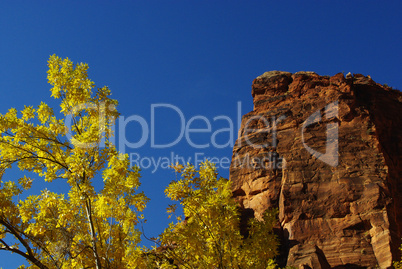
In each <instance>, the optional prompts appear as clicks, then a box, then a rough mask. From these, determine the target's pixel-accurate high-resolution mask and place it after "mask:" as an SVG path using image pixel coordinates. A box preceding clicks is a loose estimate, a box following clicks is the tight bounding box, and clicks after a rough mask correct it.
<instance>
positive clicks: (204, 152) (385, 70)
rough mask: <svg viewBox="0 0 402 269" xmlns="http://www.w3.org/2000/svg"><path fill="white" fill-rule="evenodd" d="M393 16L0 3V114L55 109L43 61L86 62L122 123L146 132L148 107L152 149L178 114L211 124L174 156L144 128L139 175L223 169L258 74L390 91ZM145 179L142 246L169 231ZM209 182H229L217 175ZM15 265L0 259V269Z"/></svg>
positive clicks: (314, 9) (152, 183)
mask: <svg viewBox="0 0 402 269" xmlns="http://www.w3.org/2000/svg"><path fill="white" fill-rule="evenodd" d="M401 13H402V2H401V1H381V2H380V1H367V0H366V1H233V0H232V1H119V2H117V3H112V2H111V1H97V2H95V1H69V2H68V3H67V1H65V2H62V1H35V2H34V1H7V2H6V1H2V2H1V3H0V40H1V42H0V63H1V64H0V90H1V94H2V98H1V99H0V113H4V112H5V111H6V110H7V109H8V108H10V107H15V108H17V109H21V108H22V107H23V105H33V106H36V105H39V104H40V102H41V101H45V102H47V103H50V104H51V105H52V106H54V107H56V106H57V105H58V102H57V101H55V100H53V99H51V98H50V92H49V89H50V86H49V85H48V84H47V80H46V71H47V66H46V62H47V59H48V58H49V56H50V55H52V54H57V55H58V56H60V57H63V58H64V57H69V58H70V59H71V60H72V61H74V62H86V63H88V64H89V66H90V70H89V75H90V78H91V79H92V80H93V81H95V83H96V85H97V86H99V87H101V86H103V85H107V86H109V87H110V89H111V90H112V92H113V97H114V98H115V99H117V100H118V101H119V107H118V110H119V112H120V113H121V114H122V115H123V116H124V117H125V118H127V117H129V116H132V115H137V118H139V117H141V118H143V119H144V120H145V122H147V124H148V125H149V126H151V114H152V113H151V112H152V109H151V108H152V105H157V104H159V107H157V108H155V110H154V112H155V113H154V116H155V117H154V118H155V121H154V125H153V132H154V134H155V142H156V144H165V145H166V144H168V143H170V142H172V141H174V140H175V139H176V138H178V137H179V135H180V133H181V131H182V130H181V127H182V125H181V122H180V119H181V118H180V115H183V116H184V120H185V123H186V124H187V123H188V122H189V121H190V120H191V119H192V118H194V117H196V116H198V117H196V118H194V120H193V121H192V122H191V124H190V125H191V127H193V128H203V129H205V128H207V127H208V126H207V122H209V123H211V128H210V131H208V132H205V133H200V134H194V133H189V137H190V140H191V142H192V143H193V144H197V145H207V144H209V146H208V147H205V148H196V147H194V146H193V145H191V143H190V142H189V140H188V139H186V137H185V135H184V136H183V137H182V138H181V139H178V140H179V142H178V143H177V144H175V145H174V146H171V147H167V148H164V149H161V148H154V147H152V144H151V138H150V134H151V132H152V130H151V129H149V131H150V132H149V136H146V137H144V139H146V143H145V144H144V145H143V146H141V147H139V148H136V149H131V148H126V149H125V151H126V153H129V154H137V155H133V156H135V157H136V158H137V157H138V156H139V157H138V158H139V160H144V161H143V164H144V165H145V166H146V165H147V164H148V162H147V160H152V158H153V159H154V160H155V161H157V160H158V159H160V160H162V159H161V158H163V157H167V158H170V156H171V155H172V154H173V155H174V156H180V157H183V158H185V159H188V158H191V161H192V162H194V160H195V157H196V155H197V154H198V155H197V156H199V158H202V157H216V158H217V159H218V160H225V158H226V159H227V158H229V159H230V158H231V155H232V145H233V142H234V139H236V137H237V131H238V126H237V122H238V114H239V113H241V114H245V113H247V112H249V111H251V110H252V97H251V83H252V80H253V79H254V78H255V77H257V76H258V75H260V74H262V73H264V72H265V71H270V70H282V71H289V72H297V71H315V72H316V73H318V74H320V75H334V74H336V73H339V72H345V73H347V72H352V73H362V74H364V75H371V77H372V78H373V79H374V80H375V81H376V82H379V83H387V84H388V85H389V86H392V87H394V88H398V89H401V88H402V74H401V71H402V70H401V62H402V55H401V43H402V36H401V29H402V19H401V15H402V14H401ZM168 105H169V106H168ZM173 108H176V109H173ZM239 108H240V109H239ZM178 111H179V112H180V113H179V112H178ZM217 116H225V117H227V118H230V119H231V120H232V122H233V127H231V126H229V124H228V122H227V121H225V120H223V119H221V120H214V118H215V117H217ZM201 117H202V118H201ZM205 119H206V120H205ZM149 128H151V127H149ZM221 128H229V129H230V131H227V132H222V133H220V134H217V135H216V136H215V138H216V140H217V142H218V144H220V145H224V144H228V145H227V146H225V147H222V148H218V147H216V146H213V145H212V141H211V137H212V134H213V133H214V132H216V131H218V130H221ZM142 130H143V129H141V125H140V124H139V123H138V122H130V123H127V125H126V129H125V136H126V138H127V139H128V140H129V141H131V142H133V143H134V142H137V141H140V139H141V138H142ZM231 134H233V136H234V138H233V139H231ZM223 166H224V165H223ZM154 168H155V167H150V168H148V169H143V172H142V184H143V186H142V190H144V191H145V192H146V194H147V195H148V197H150V198H151V202H150V203H149V205H148V208H147V210H146V212H145V215H146V218H147V219H148V222H147V224H146V225H145V226H144V228H145V232H146V234H147V235H148V236H149V237H151V236H156V235H158V234H159V233H160V232H162V230H163V228H164V227H166V225H167V223H168V220H167V217H166V214H165V213H164V212H165V208H166V206H167V203H168V200H166V198H165V197H164V194H163V190H164V188H165V187H166V186H167V184H168V183H169V182H170V180H172V179H174V174H173V172H172V171H171V170H167V169H161V168H160V167H159V168H158V169H156V172H154V173H152V171H153V170H154ZM219 172H220V174H221V175H222V176H223V177H228V176H229V169H228V168H225V167H222V168H220V169H219ZM56 189H57V186H56ZM59 189H62V187H59ZM56 191H57V190H56ZM144 243H146V242H144ZM6 258H7V259H6ZM17 261H18V259H17V257H16V255H11V256H10V255H8V254H6V253H0V267H1V266H2V267H3V268H4V269H6V268H15V266H16V264H17Z"/></svg>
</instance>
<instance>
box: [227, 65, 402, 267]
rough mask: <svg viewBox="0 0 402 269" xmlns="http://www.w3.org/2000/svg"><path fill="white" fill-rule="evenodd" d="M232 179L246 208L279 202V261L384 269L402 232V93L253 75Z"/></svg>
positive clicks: (360, 82)
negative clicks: (249, 106)
mask: <svg viewBox="0 0 402 269" xmlns="http://www.w3.org/2000/svg"><path fill="white" fill-rule="evenodd" d="M252 96H253V98H254V110H253V111H251V112H250V113H248V114H246V115H244V116H243V119H242V126H241V129H240V130H239V137H238V140H237V142H236V144H235V146H234V149H233V158H232V165H231V170H230V179H231V180H232V181H233V193H234V195H235V197H236V198H237V199H238V201H239V202H240V204H241V206H242V208H243V209H244V212H249V213H250V212H251V213H253V214H254V216H255V217H257V218H258V217H260V216H261V214H262V213H263V212H264V211H265V210H266V209H267V208H279V222H280V227H281V231H282V235H281V237H282V246H281V253H282V259H283V261H284V263H286V264H287V265H290V266H296V267H300V268H370V267H380V268H389V267H391V264H392V260H396V259H398V258H399V257H400V251H399V249H398V248H399V246H400V244H401V237H402V214H401V213H400V212H401V210H402V128H401V126H402V116H401V112H402V94H401V92H399V91H397V90H393V89H391V88H389V87H385V86H382V85H380V84H377V83H375V82H374V81H373V80H372V79H371V78H370V76H367V77H366V76H363V75H358V74H355V75H350V74H348V75H347V76H346V78H345V77H344V75H343V74H341V73H340V74H337V75H335V76H333V77H328V76H319V75H317V74H316V73H313V72H298V73H295V74H291V73H288V72H279V71H272V72H267V73H264V74H263V75H261V76H259V77H257V78H256V79H255V80H254V81H253V85H252Z"/></svg>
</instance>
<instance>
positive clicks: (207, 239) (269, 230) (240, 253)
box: [160, 161, 277, 268]
mask: <svg viewBox="0 0 402 269" xmlns="http://www.w3.org/2000/svg"><path fill="white" fill-rule="evenodd" d="M174 169H175V170H176V172H177V173H180V174H181V178H180V179H178V180H176V181H173V182H172V183H171V184H170V185H169V186H168V187H167V188H166V190H165V193H166V195H167V196H168V197H169V198H170V199H172V200H173V201H179V202H180V204H181V205H182V207H183V213H184V218H183V217H182V216H180V215H179V216H177V219H176V223H171V224H170V226H169V227H168V228H167V229H166V230H165V231H164V232H163V234H162V235H161V237H160V244H161V245H162V246H164V255H165V258H166V259H165V260H164V262H165V263H164V266H165V267H163V266H162V268H170V267H171V268H177V267H178V268H275V264H274V261H273V260H272V259H273V258H274V257H275V256H276V255H277V239H276V237H275V235H274V234H273V226H274V224H275V223H276V212H275V211H266V213H265V215H264V217H263V220H260V221H259V220H256V219H252V220H251V221H250V223H249V235H248V237H247V238H243V236H242V235H241V233H240V215H239V207H238V204H237V203H236V201H235V199H234V198H233V196H232V192H231V182H230V181H229V180H226V179H223V178H219V179H218V178H217V173H216V169H215V166H214V164H212V163H210V162H208V161H207V162H205V163H202V164H201V167H200V169H199V171H197V170H196V169H195V168H194V166H192V165H187V166H186V167H184V166H182V165H180V164H178V165H176V166H174ZM196 173H198V176H196ZM175 210H176V206H174V205H172V206H170V207H169V208H168V212H169V213H175ZM168 261H169V262H168ZM169 264H173V265H171V266H170V265H169ZM176 266H177V267H176Z"/></svg>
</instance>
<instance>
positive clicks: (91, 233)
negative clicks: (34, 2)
mask: <svg viewBox="0 0 402 269" xmlns="http://www.w3.org/2000/svg"><path fill="white" fill-rule="evenodd" d="M48 66H49V70H48V81H49V83H50V84H51V85H52V86H53V87H52V89H51V93H52V94H51V96H52V97H54V98H56V99H60V101H61V102H60V107H61V113H63V114H64V116H65V118H66V119H65V120H63V119H57V117H56V116H55V114H54V112H53V110H52V109H51V108H50V107H49V106H48V105H47V104H45V103H43V102H42V103H41V104H40V105H39V106H38V108H37V109H34V108H33V107H30V106H26V107H25V108H24V109H23V110H22V111H21V115H18V112H17V110H16V109H13V108H12V109H10V110H9V111H8V112H7V113H6V114H5V115H0V131H1V137H0V172H1V176H2V181H1V185H0V250H5V251H11V252H13V253H17V254H19V255H21V256H23V257H24V258H26V259H27V260H28V261H29V262H30V264H31V265H32V266H30V268H31V267H32V268H38V267H39V268H134V267H135V265H136V264H138V260H139V259H140V257H141V255H142V254H141V249H140V248H139V247H137V245H138V243H139V242H140V232H139V231H138V230H137V229H136V228H135V225H136V224H137V223H138V222H139V219H141V218H142V215H140V214H139V212H141V211H142V210H143V209H144V208H145V205H146V202H147V198H146V196H145V195H144V194H143V193H137V192H136V189H137V188H138V186H139V185H140V182H139V177H140V175H139V168H137V167H134V168H130V167H129V160H128V156H127V155H121V154H119V153H118V151H117V150H116V148H115V147H114V145H113V144H112V143H111V142H110V139H111V136H112V134H113V133H112V125H113V120H114V118H116V117H117V116H118V113H117V111H116V109H115V106H116V105H117V101H116V100H113V99H111V98H110V94H111V93H110V90H109V89H108V88H107V87H103V88H99V89H97V90H96V91H95V93H93V92H92V90H93V88H94V83H93V82H92V81H91V80H90V79H88V76H87V69H88V66H87V65H86V64H83V63H80V64H73V63H72V62H71V61H70V60H69V59H68V58H66V59H64V60H63V59H61V58H59V57H57V56H55V55H53V56H51V57H50V59H49V61H48ZM13 164H16V165H18V167H19V169H21V170H23V171H26V172H27V173H28V174H29V175H31V174H32V175H36V176H39V177H42V178H44V180H45V181H46V182H52V181H54V180H62V181H64V182H65V183H67V184H68V186H69V190H68V191H67V192H66V194H57V193H54V192H51V191H49V190H47V189H44V190H43V191H42V192H41V194H38V195H30V196H28V197H27V198H26V199H24V200H19V201H18V199H17V198H18V196H19V195H21V194H22V193H23V191H25V190H28V189H30V187H31V185H32V182H33V180H34V179H33V178H30V177H27V176H24V177H22V178H20V179H19V180H18V181H15V180H9V181H5V180H3V177H5V176H6V175H5V174H4V173H5V171H6V170H7V169H10V168H11V167H12V165H13ZM100 177H102V178H103V186H102V188H101V190H99V191H97V190H95V188H94V184H93V183H94V180H95V178H97V179H100ZM12 238H13V239H12ZM10 239H11V240H10Z"/></svg>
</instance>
